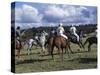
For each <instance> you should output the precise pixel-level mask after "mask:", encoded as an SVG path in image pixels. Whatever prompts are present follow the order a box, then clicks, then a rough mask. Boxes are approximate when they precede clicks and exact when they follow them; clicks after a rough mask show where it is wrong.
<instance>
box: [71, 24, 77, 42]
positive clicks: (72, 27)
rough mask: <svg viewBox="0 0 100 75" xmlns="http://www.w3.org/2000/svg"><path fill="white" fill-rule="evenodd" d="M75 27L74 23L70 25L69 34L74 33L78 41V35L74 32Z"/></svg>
mask: <svg viewBox="0 0 100 75" xmlns="http://www.w3.org/2000/svg"><path fill="white" fill-rule="evenodd" d="M76 31H77V30H76V27H75V26H74V25H72V26H71V28H70V32H71V34H73V35H75V36H76V37H77V41H79V35H78V34H77V33H76Z"/></svg>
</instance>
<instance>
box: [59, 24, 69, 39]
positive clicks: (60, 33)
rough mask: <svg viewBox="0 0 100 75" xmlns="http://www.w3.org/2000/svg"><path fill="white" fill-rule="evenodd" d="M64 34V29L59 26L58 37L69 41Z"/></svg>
mask: <svg viewBox="0 0 100 75" xmlns="http://www.w3.org/2000/svg"><path fill="white" fill-rule="evenodd" d="M63 33H64V28H63V27H62V26H59V27H58V29H57V35H60V36H62V37H64V38H65V39H68V37H67V36H66V35H64V34H63Z"/></svg>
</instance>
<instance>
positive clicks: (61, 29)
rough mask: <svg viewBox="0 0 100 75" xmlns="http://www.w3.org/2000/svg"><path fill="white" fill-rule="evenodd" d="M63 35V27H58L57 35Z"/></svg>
mask: <svg viewBox="0 0 100 75" xmlns="http://www.w3.org/2000/svg"><path fill="white" fill-rule="evenodd" d="M63 33H64V28H63V27H61V26H60V27H58V29H57V34H58V35H59V34H63Z"/></svg>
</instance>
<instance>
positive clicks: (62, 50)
mask: <svg viewBox="0 0 100 75" xmlns="http://www.w3.org/2000/svg"><path fill="white" fill-rule="evenodd" d="M61 61H62V62H63V48H62V51H61Z"/></svg>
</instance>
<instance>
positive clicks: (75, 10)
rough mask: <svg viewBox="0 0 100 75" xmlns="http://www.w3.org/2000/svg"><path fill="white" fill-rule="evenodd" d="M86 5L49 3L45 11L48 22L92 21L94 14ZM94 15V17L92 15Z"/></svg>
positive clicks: (45, 18)
mask: <svg viewBox="0 0 100 75" xmlns="http://www.w3.org/2000/svg"><path fill="white" fill-rule="evenodd" d="M90 10H91V9H88V7H85V6H69V5H62V6H59V5H53V6H52V5H49V6H48V7H47V8H46V9H45V11H44V14H45V15H44V20H45V21H47V22H64V23H74V22H75V23H78V22H79V23H80V22H81V23H91V19H93V18H95V16H94V17H93V15H94V14H92V13H91V11H90ZM91 16H92V17H91Z"/></svg>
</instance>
